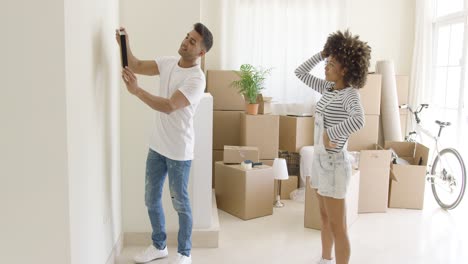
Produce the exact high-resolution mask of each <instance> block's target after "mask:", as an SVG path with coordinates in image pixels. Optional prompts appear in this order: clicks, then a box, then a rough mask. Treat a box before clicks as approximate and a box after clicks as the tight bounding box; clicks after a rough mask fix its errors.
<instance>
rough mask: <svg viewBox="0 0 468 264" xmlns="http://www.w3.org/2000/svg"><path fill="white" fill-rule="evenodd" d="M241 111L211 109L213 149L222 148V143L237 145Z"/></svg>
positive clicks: (238, 142) (238, 143)
mask: <svg viewBox="0 0 468 264" xmlns="http://www.w3.org/2000/svg"><path fill="white" fill-rule="evenodd" d="M241 113H243V112H242V111H213V149H217V150H224V145H229V146H239V145H241V144H240V143H241V142H240V133H239V132H240V121H241Z"/></svg>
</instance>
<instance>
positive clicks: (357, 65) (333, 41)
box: [323, 30, 371, 89]
mask: <svg viewBox="0 0 468 264" xmlns="http://www.w3.org/2000/svg"><path fill="white" fill-rule="evenodd" d="M323 53H324V55H325V56H326V57H328V56H333V58H335V60H337V61H338V62H339V63H340V64H341V65H342V67H344V68H346V69H347V71H346V72H345V75H344V77H343V80H344V82H345V83H346V84H347V85H350V86H352V87H355V88H358V89H359V88H362V87H363V86H364V85H365V84H366V81H367V70H368V68H369V65H370V58H371V47H370V46H369V45H367V42H363V41H361V40H360V39H359V36H358V35H354V36H353V35H352V34H351V33H350V32H349V30H346V31H345V32H344V33H343V32H341V31H337V32H335V33H332V34H330V35H329V36H328V39H327V42H326V43H325V46H324V48H323Z"/></svg>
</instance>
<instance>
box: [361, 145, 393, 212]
mask: <svg viewBox="0 0 468 264" xmlns="http://www.w3.org/2000/svg"><path fill="white" fill-rule="evenodd" d="M390 162H391V153H390V151H389V150H383V149H376V150H361V152H360V155H359V170H360V172H361V182H360V184H359V213H383V212H386V211H387V206H388V188H389V179H390V176H389V175H390Z"/></svg>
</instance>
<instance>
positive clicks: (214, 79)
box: [206, 70, 245, 111]
mask: <svg viewBox="0 0 468 264" xmlns="http://www.w3.org/2000/svg"><path fill="white" fill-rule="evenodd" d="M206 75H207V76H206V77H207V80H206V90H207V92H209V93H211V95H212V96H213V110H229V111H245V103H244V98H243V97H242V96H241V95H240V94H239V92H238V90H237V89H236V88H235V87H232V86H231V83H232V82H233V81H235V80H239V76H238V75H237V74H236V72H235V71H229V70H228V71H223V70H208V71H207V74H206Z"/></svg>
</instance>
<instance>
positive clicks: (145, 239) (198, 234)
mask: <svg viewBox="0 0 468 264" xmlns="http://www.w3.org/2000/svg"><path fill="white" fill-rule="evenodd" d="M212 192H213V195H212V204H213V206H212V212H211V214H212V219H213V224H212V226H211V227H210V228H206V229H193V230H192V247H193V248H217V247H218V243H219V218H218V206H217V204H216V195H215V193H214V190H212ZM166 243H167V245H168V246H177V231H172V232H171V231H169V232H167V242H166ZM149 244H151V232H125V234H124V246H125V247H131V246H147V245H149Z"/></svg>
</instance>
